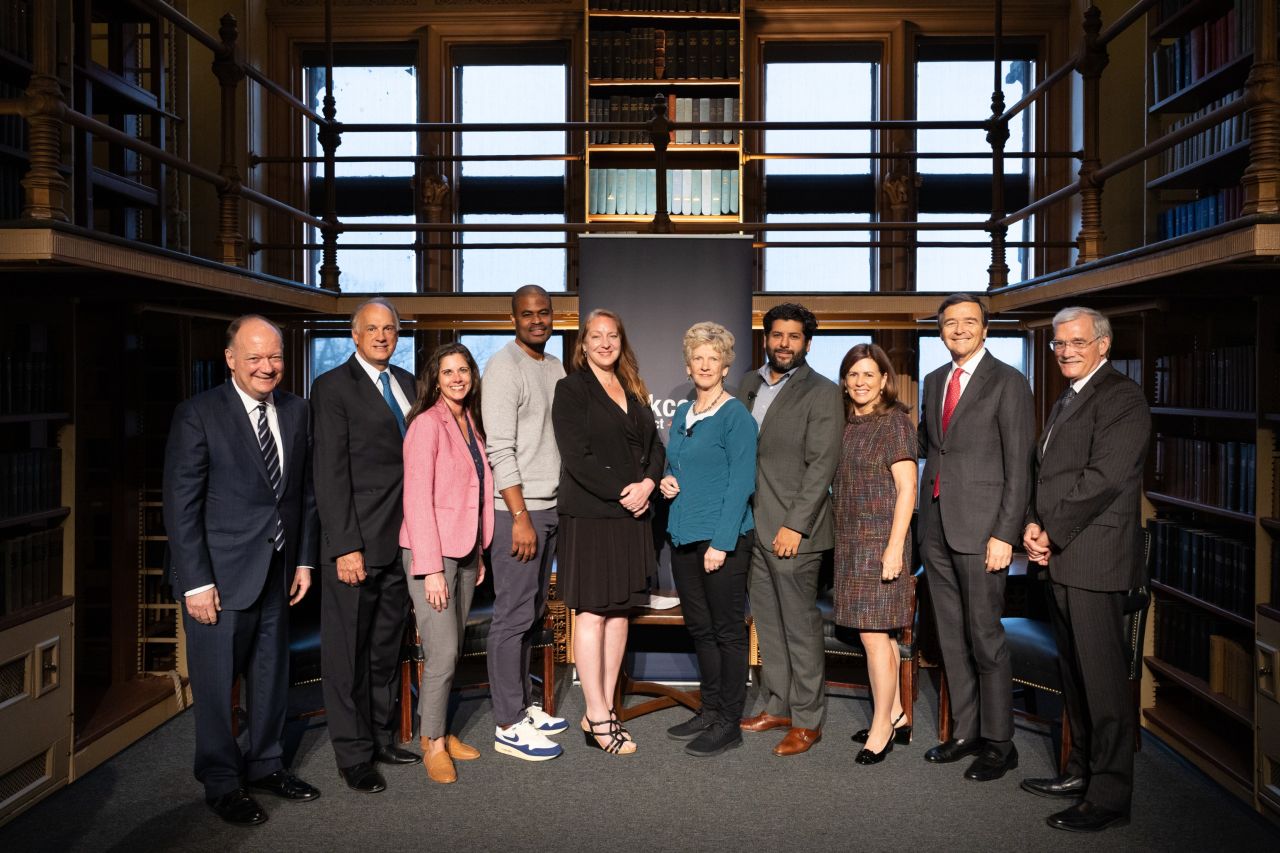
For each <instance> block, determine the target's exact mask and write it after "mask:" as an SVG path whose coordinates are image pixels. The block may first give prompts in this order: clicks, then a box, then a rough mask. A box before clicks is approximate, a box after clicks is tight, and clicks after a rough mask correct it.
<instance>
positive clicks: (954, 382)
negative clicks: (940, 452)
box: [933, 367, 964, 498]
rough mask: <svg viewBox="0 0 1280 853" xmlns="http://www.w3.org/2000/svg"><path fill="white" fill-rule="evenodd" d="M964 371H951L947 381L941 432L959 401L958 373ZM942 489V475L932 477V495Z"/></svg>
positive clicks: (945, 429)
mask: <svg viewBox="0 0 1280 853" xmlns="http://www.w3.org/2000/svg"><path fill="white" fill-rule="evenodd" d="M962 373H964V371H963V370H961V369H960V368H958V367H957V368H956V369H955V370H953V371H951V381H950V382H948V383H947V397H946V399H945V400H943V401H942V434H943V435H944V436H945V435H946V434H947V427H949V426H950V425H951V415H952V413H954V412H955V410H956V404H957V403H959V402H960V374H962ZM941 491H942V475H941V474H939V475H938V476H937V477H934V478H933V496H934V497H935V498H936V497H937V496H938V495H939V494H940V493H941Z"/></svg>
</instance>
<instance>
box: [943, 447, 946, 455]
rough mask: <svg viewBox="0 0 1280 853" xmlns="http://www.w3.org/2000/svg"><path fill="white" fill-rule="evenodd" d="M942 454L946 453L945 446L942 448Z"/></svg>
mask: <svg viewBox="0 0 1280 853" xmlns="http://www.w3.org/2000/svg"><path fill="white" fill-rule="evenodd" d="M942 455H943V456H946V455H947V449H946V448H945V447H944V448H942Z"/></svg>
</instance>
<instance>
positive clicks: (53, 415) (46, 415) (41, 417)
mask: <svg viewBox="0 0 1280 853" xmlns="http://www.w3.org/2000/svg"><path fill="white" fill-rule="evenodd" d="M70 417H71V415H70V414H68V413H67V412H32V413H30V414H14V415H0V424H28V423H30V424H34V423H41V422H45V423H52V422H54V421H65V420H68V419H69V418H70Z"/></svg>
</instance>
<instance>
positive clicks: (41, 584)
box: [0, 527, 62, 616]
mask: <svg viewBox="0 0 1280 853" xmlns="http://www.w3.org/2000/svg"><path fill="white" fill-rule="evenodd" d="M60 595H62V528H60V527H55V528H51V529H49V530H41V531H40V532H39V533H32V534H29V535H27V536H18V537H15V538H13V539H4V540H0V616H7V615H8V614H10V613H15V612H17V611H19V610H22V609H24V608H27V607H31V606H32V605H35V604H39V603H40V602H42V601H48V600H49V599H51V598H57V597H58V596H60Z"/></svg>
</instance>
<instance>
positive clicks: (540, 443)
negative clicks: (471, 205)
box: [481, 284, 567, 761]
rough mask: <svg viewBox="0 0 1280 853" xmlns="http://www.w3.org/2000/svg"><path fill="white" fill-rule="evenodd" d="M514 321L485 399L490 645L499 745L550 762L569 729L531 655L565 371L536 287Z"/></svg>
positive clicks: (542, 589)
mask: <svg viewBox="0 0 1280 853" xmlns="http://www.w3.org/2000/svg"><path fill="white" fill-rule="evenodd" d="M511 319H512V321H513V322H514V323H515V330H516V339H515V340H514V341H512V342H511V343H509V344H507V345H506V346H505V347H503V348H502V349H500V350H498V351H497V352H496V353H494V354H493V356H492V357H491V358H490V359H489V363H488V365H487V366H486V368H485V372H484V383H483V386H482V391H483V393H482V395H481V412H482V413H483V415H484V428H485V443H486V451H487V453H488V456H489V464H490V465H491V466H492V467H493V486H494V502H495V506H494V509H495V510H496V517H495V518H494V533H493V545H492V552H491V562H492V563H493V565H492V568H491V571H492V573H493V589H494V602H493V623H492V624H491V625H490V627H489V650H488V664H489V689H490V692H491V694H492V696H493V717H494V722H495V723H496V724H497V728H496V729H495V730H494V738H493V748H494V749H495V750H496V751H498V752H500V753H503V754H505V755H512V756H515V757H516V758H522V759H524V760H526V761H545V760H547V759H549V758H555V757H556V756H558V755H559V754H560V753H561V748H560V746H559V744H557V743H555V742H554V741H552V740H551V739H550V738H548V737H547V735H550V734H559V733H560V732H562V731H564V730H565V729H566V728H567V725H566V724H565V721H564V720H563V719H561V718H559V717H553V716H551V715H550V714H547V713H546V712H544V711H543V710H542V708H541V707H539V706H538V705H535V704H534V703H533V699H532V697H533V684H532V682H531V680H530V676H529V656H530V651H531V646H532V641H533V635H534V633H535V632H536V630H537V628H538V625H539V623H540V622H541V620H542V618H543V611H544V609H545V607H546V603H547V584H548V581H549V580H550V574H551V561H552V558H553V557H554V556H555V537H556V524H557V516H556V489H557V488H558V486H559V483H560V451H559V449H558V448H557V447H556V439H555V434H554V433H553V432H552V429H551V398H552V396H553V395H554V394H555V388H556V383H557V382H559V381H560V380H561V379H563V378H564V375H565V374H564V365H562V364H561V363H560V360H559V359H557V358H556V357H555V356H551V355H547V353H546V352H545V350H546V346H547V341H548V340H549V339H550V337H551V330H552V325H551V319H552V315H551V297H550V296H548V295H547V292H546V291H545V290H543V289H542V288H541V287H538V286H537V285H536V284H526V285H525V286H523V287H521V288H520V289H519V290H517V291H516V292H515V293H514V294H513V295H512V297H511Z"/></svg>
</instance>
